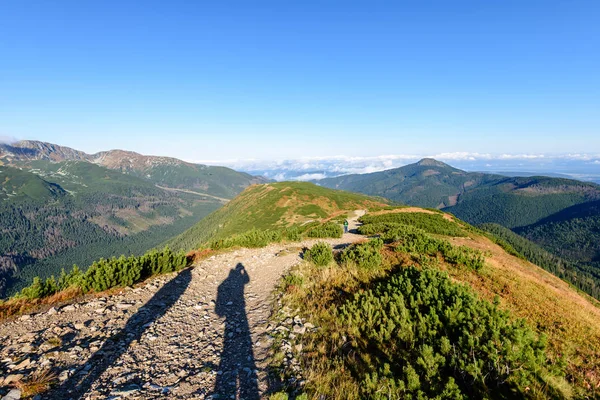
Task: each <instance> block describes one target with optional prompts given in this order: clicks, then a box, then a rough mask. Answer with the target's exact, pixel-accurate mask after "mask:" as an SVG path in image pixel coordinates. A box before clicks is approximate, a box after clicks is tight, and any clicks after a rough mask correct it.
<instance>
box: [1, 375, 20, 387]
mask: <svg viewBox="0 0 600 400" xmlns="http://www.w3.org/2000/svg"><path fill="white" fill-rule="evenodd" d="M21 379H23V374H12V375H9V376H7V377H6V378H4V383H3V385H4V386H8V385H10V384H11V383H17V382H19V381H20V380H21Z"/></svg>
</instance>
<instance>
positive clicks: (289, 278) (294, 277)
mask: <svg viewBox="0 0 600 400" xmlns="http://www.w3.org/2000/svg"><path fill="white" fill-rule="evenodd" d="M303 283H304V278H303V277H302V276H301V275H298V274H295V273H291V274H287V275H286V276H284V277H283V284H284V286H285V288H288V287H290V286H302V284H303Z"/></svg>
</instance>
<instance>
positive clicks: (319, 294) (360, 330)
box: [283, 207, 600, 399]
mask: <svg viewBox="0 0 600 400" xmlns="http://www.w3.org/2000/svg"><path fill="white" fill-rule="evenodd" d="M361 221H362V222H363V223H364V225H363V226H362V227H360V228H359V231H360V232H361V233H363V234H367V235H371V236H373V235H375V236H379V237H380V239H381V241H380V242H379V243H378V242H377V240H380V239H371V241H370V242H368V243H365V244H361V245H357V246H355V247H351V248H350V249H348V250H345V251H344V252H343V253H341V254H340V256H339V257H338V262H337V263H334V264H329V265H328V266H326V267H319V266H316V265H312V266H311V265H310V264H308V263H307V264H303V265H301V266H299V267H298V268H297V269H296V270H294V271H292V272H291V275H290V277H286V278H285V279H284V286H283V288H284V294H283V296H284V297H283V299H284V303H283V304H284V305H285V306H287V307H289V308H290V309H297V308H298V309H301V310H302V313H304V315H306V316H307V318H310V321H311V322H312V323H313V324H315V325H317V326H320V327H321V329H320V330H319V331H318V332H315V334H314V336H312V337H311V339H310V340H309V341H308V342H305V343H304V344H305V349H304V351H303V353H302V356H301V357H303V362H304V365H305V366H306V368H309V369H310V372H309V376H310V378H309V384H308V385H307V387H306V388H307V389H306V390H307V391H308V392H309V393H310V394H314V393H322V394H325V395H326V396H328V397H330V398H334V399H342V398H344V399H348V398H352V399H355V398H367V397H368V398H386V397H385V396H380V397H378V396H377V395H376V394H377V393H388V396H391V397H392V398H397V397H395V396H398V395H399V393H403V394H404V396H406V397H407V398H408V397H410V396H415V397H411V398H416V397H417V396H416V394H419V393H420V394H421V395H426V396H429V395H434V394H435V395H440V394H441V393H442V392H444V393H446V394H449V393H455V394H456V392H455V390H459V391H460V392H461V393H463V394H466V395H468V396H469V398H537V399H541V398H596V396H598V395H599V394H600V393H599V389H600V386H599V385H600V307H599V303H598V301H596V300H594V299H593V298H591V297H589V296H588V295H586V294H583V293H581V292H580V291H578V290H577V289H576V288H574V287H573V286H571V285H569V284H568V283H566V282H565V281H563V280H561V279H559V278H558V277H556V276H554V275H552V274H551V273H549V272H547V271H545V270H543V269H542V268H540V267H538V266H537V265H534V264H532V263H530V262H529V261H527V260H525V257H524V256H522V255H520V254H518V252H516V251H515V250H514V248H513V247H512V246H510V245H509V244H508V243H506V242H504V241H503V240H501V239H499V238H498V237H496V236H493V235H490V234H487V233H484V232H482V231H480V230H478V229H475V228H473V227H472V226H470V225H468V224H466V223H464V222H462V221H460V220H458V219H456V218H455V217H453V216H451V215H449V214H445V213H442V212H435V211H432V210H426V209H419V208H416V207H403V208H397V209H384V210H379V211H374V212H370V213H368V214H367V215H365V216H364V217H362V218H361ZM521 239H522V238H521ZM414 268H416V271H414V270H413V269H414ZM440 271H442V272H443V273H447V274H448V276H449V278H450V281H449V282H447V281H446V280H445V278H443V275H439V272H440ZM456 284H459V285H464V288H466V292H465V293H472V294H473V295H474V296H475V298H477V299H480V300H481V301H483V302H482V303H480V304H477V305H469V304H471V303H470V302H472V301H474V300H472V299H470V297H469V296H470V295H467V294H464V296H465V297H464V298H462V299H461V300H456V299H455V297H454V296H455V294H451V293H454V292H453V291H455V290H456V291H457V292H461V293H462V290H463V289H459V288H458V287H457V286H456ZM438 285H439V287H438ZM455 301H456V302H455ZM486 304H487V305H486ZM491 304H497V306H498V307H499V310H505V311H508V312H509V320H511V321H517V320H518V319H522V320H523V321H524V324H525V325H519V323H518V322H514V323H515V324H516V325H514V326H513V327H512V328H510V329H508V328H507V326H505V325H504V324H505V323H506V322H500V321H499V320H496V321H495V322H490V321H492V320H494V318H500V319H501V318H504V317H500V314H501V312H500V314H498V315H497V316H495V317H493V316H492V315H494V313H496V312H497V311H493V312H492V311H490V313H491V314H489V315H487V314H486V315H483V314H481V315H480V314H479V313H480V312H481V313H483V309H484V308H486V307H491ZM340 310H341V311H340ZM490 310H491V309H490ZM413 318H414V320H413ZM486 324H488V325H487V327H485V325H486ZM517 326H518V327H519V328H517ZM502 329H508V331H506V332H505V334H501V333H499V332H500V331H502ZM520 329H524V330H523V331H521V332H520V333H516V332H519V330H520ZM528 329H531V330H532V332H534V335H536V336H531V334H530V333H527V332H528V331H527V330H528ZM453 330H455V331H453ZM460 332H462V333H460ZM467 332H468V333H467ZM508 332H511V333H510V334H509V333H508ZM457 335H458V336H457ZM460 335H465V336H464V338H463V339H460V338H459V336H460ZM507 335H508V336H507ZM510 335H516V336H510ZM532 337H537V339H536V340H539V342H535V343H537V344H535V345H533V346H534V347H536V346H542V347H541V348H543V349H544V350H543V354H544V356H543V359H542V358H536V357H533V353H531V354H529V356H527V355H526V353H527V352H528V351H529V350H527V351H525V350H524V349H525V347H523V346H524V344H523V343H524V342H522V340H525V338H530V339H531V338H532ZM530 339H526V340H525V341H527V340H530ZM447 340H449V343H451V345H450V347H447V346H446V345H444V344H443V343H446V341H447ZM463 340H466V342H463ZM531 340H533V339H531ZM546 340H547V342H546ZM415 341H416V342H415ZM467 343H470V344H467ZM532 343H533V342H532ZM544 343H547V344H544ZM469 346H470V347H469ZM478 346H482V347H481V348H478ZM505 346H508V347H505ZM468 348H470V349H471V350H470V351H471V357H470V359H469V357H467V358H464V355H465V352H467V349H468ZM448 349H454V350H453V351H452V350H448ZM492 349H493V350H492ZM507 349H509V350H507ZM488 351H491V353H487V354H488V356H490V357H491V358H492V359H493V358H495V357H497V356H498V355H499V354H501V352H502V351H508V353H506V355H503V356H500V358H499V359H496V361H494V362H492V361H490V360H491V359H486V357H487V356H485V354H486V352H488ZM521 351H525V353H523V354H522V356H519V357H522V358H520V361H518V362H516V361H514V360H513V361H514V362H515V363H514V364H512V362H513V361H510V362H509V359H508V358H505V357H508V354H513V355H515V356H516V354H518V353H519V352H521ZM531 351H533V350H531ZM492 354H493V355H492ZM459 359H460V360H462V361H457V360H459ZM534 359H535V360H537V361H533V360H534ZM525 360H529V361H525ZM471 362H473V364H471ZM495 363H499V364H495ZM503 363H506V368H507V369H506V370H505V372H500V375H499V376H498V377H496V378H494V377H493V375H494V373H496V372H498V370H495V368H496V367H498V365H500V364H503ZM536 363H537V364H536ZM476 365H477V366H476ZM503 365H504V364H503ZM509 365H510V367H509ZM408 366H410V367H408ZM474 366H476V367H474ZM519 366H520V367H519ZM515 367H516V368H521V372H524V373H526V374H525V375H527V376H525V375H521V372H518V371H513V370H512V368H515ZM407 368H409V369H408V370H407ZM473 368H474V369H473ZM494 371H496V372H494ZM479 374H481V375H479ZM502 374H505V375H504V378H500V377H501V376H502ZM467 376H468V377H467ZM449 377H453V378H452V379H450V378H449ZM497 379H498V380H497ZM444 382H445V383H444ZM455 383H456V384H458V386H459V387H460V389H457V388H456V387H455V386H454V384H455ZM444 385H446V386H444ZM479 385H481V386H479ZM333 388H336V389H335V390H334V389H333ZM349 393H350V395H349ZM482 396H483V397H482ZM442 398H446V397H444V396H442ZM449 398H454V397H452V396H450V397H449ZM456 398H458V397H456Z"/></svg>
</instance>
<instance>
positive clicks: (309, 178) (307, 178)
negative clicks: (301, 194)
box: [294, 174, 327, 181]
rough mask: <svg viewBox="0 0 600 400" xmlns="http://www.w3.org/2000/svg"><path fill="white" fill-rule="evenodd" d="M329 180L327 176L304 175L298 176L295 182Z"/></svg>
mask: <svg viewBox="0 0 600 400" xmlns="http://www.w3.org/2000/svg"><path fill="white" fill-rule="evenodd" d="M324 178H327V175H325V174H304V175H300V176H296V177H295V178H294V180H297V181H312V180H313V179H324Z"/></svg>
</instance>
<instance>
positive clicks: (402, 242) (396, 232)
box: [381, 225, 485, 270]
mask: <svg viewBox="0 0 600 400" xmlns="http://www.w3.org/2000/svg"><path fill="white" fill-rule="evenodd" d="M381 237H382V238H383V239H384V240H386V241H389V242H393V243H396V251H399V252H403V253H410V254H413V255H415V256H418V257H422V256H430V257H435V256H437V255H438V254H441V256H442V257H444V259H445V260H446V262H448V263H450V264H454V265H456V266H462V267H467V268H471V269H474V270H479V269H481V268H483V266H484V265H485V257H484V256H483V253H481V252H480V251H479V250H474V249H471V248H469V247H466V246H453V245H452V244H450V242H448V241H447V240H442V239H437V238H434V237H431V236H430V235H428V234H426V233H425V232H424V231H423V230H421V229H417V228H414V227H412V226H402V225H398V226H394V227H393V228H390V229H389V230H388V231H387V232H386V233H384V234H382V235H381Z"/></svg>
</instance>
